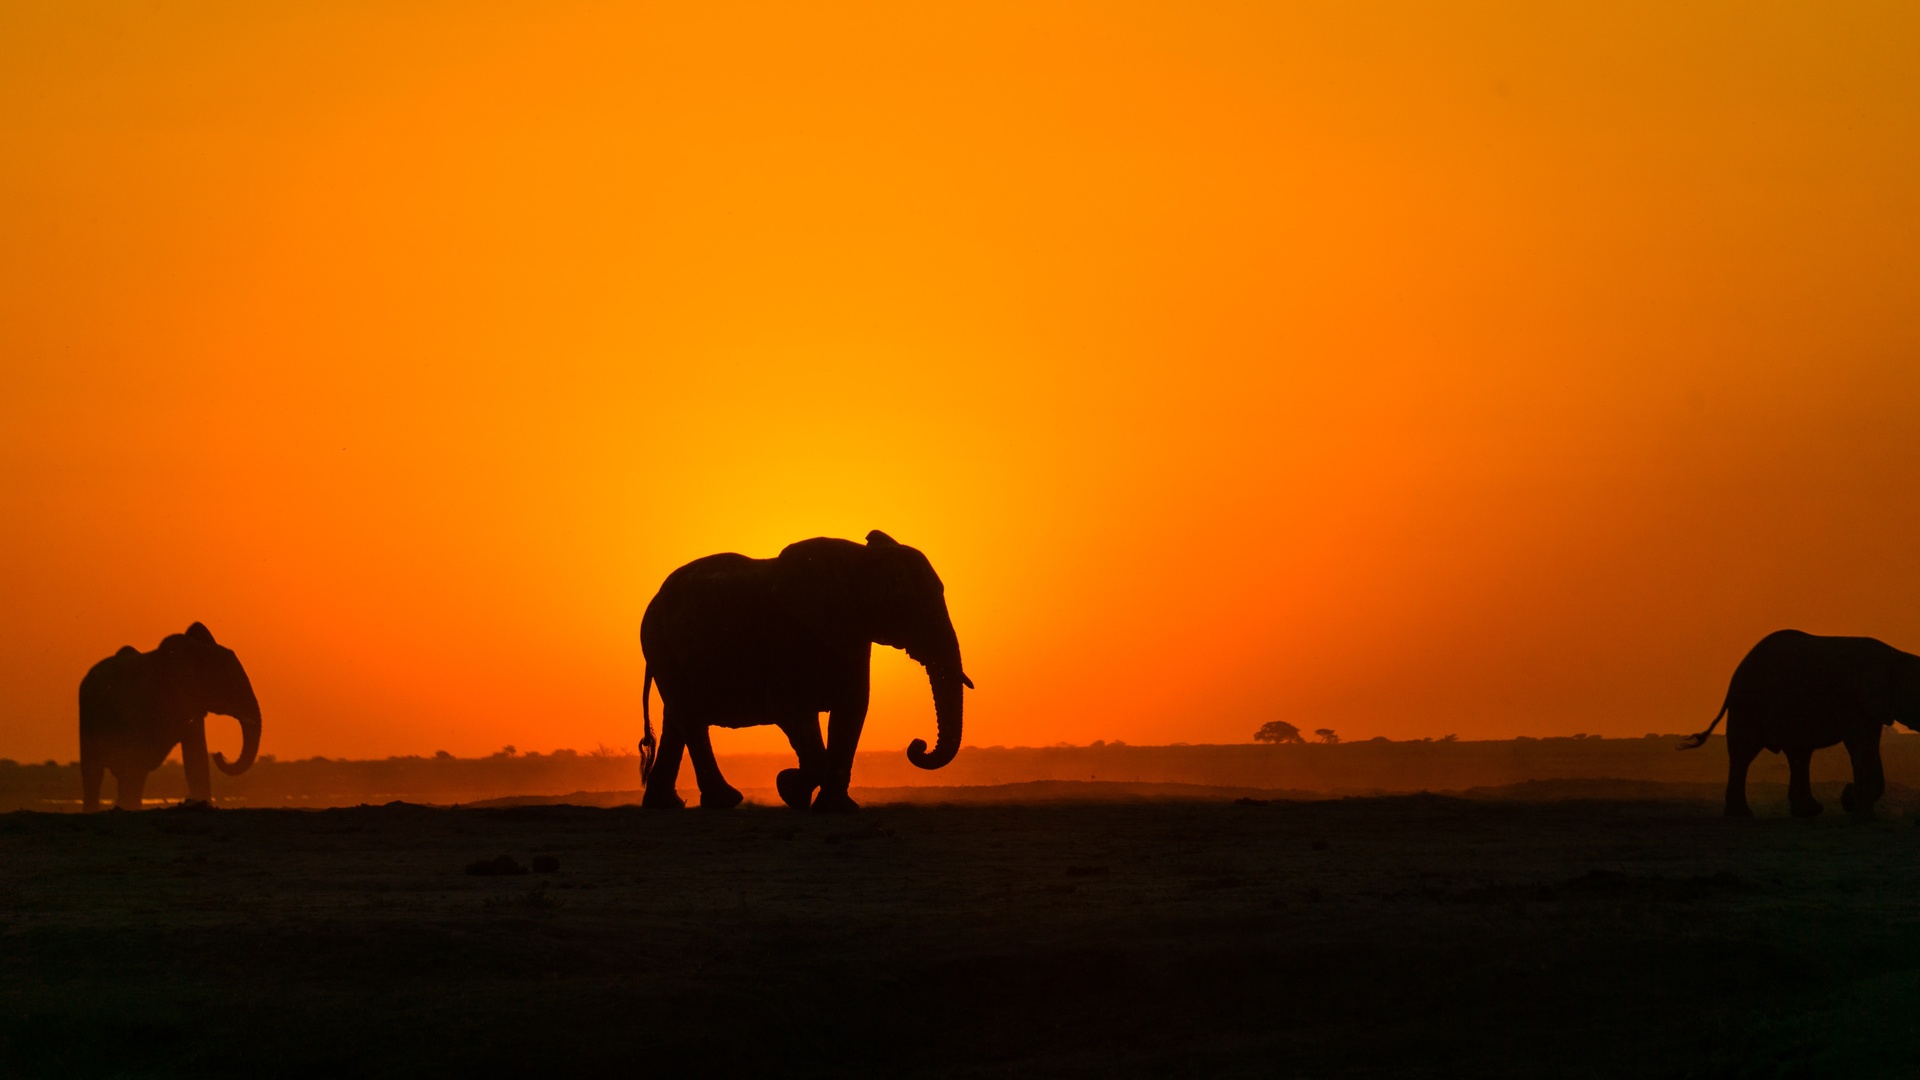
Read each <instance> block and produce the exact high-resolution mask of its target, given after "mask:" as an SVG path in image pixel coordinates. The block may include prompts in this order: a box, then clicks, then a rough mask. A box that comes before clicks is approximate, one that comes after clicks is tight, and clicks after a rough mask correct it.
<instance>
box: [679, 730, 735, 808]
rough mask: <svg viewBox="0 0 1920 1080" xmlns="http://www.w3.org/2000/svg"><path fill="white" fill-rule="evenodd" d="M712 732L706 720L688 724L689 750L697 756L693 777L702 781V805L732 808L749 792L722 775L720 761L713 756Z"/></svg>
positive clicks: (694, 758)
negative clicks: (742, 790)
mask: <svg viewBox="0 0 1920 1080" xmlns="http://www.w3.org/2000/svg"><path fill="white" fill-rule="evenodd" d="M711 732H712V729H710V728H709V727H708V726H707V725H705V724H689V725H687V753H688V754H689V755H691V756H692V757H693V778H694V780H695V781H697V782H698V783H699V785H700V809H702V810H731V809H733V808H734V807H736V806H739V805H740V803H741V802H742V801H743V800H744V799H745V798H746V796H744V795H742V794H740V791H739V789H737V788H735V787H734V786H733V785H732V784H729V783H727V779H726V777H724V776H721V775H720V763H719V762H717V761H715V760H714V759H713V736H712V733H711Z"/></svg>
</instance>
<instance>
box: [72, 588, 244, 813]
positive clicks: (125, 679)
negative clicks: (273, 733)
mask: <svg viewBox="0 0 1920 1080" xmlns="http://www.w3.org/2000/svg"><path fill="white" fill-rule="evenodd" d="M208 713H219V714H220V715H222V716H231V717H233V718H234V719H236V720H238V721H240V734H241V744H240V760H239V761H237V762H234V763H233V764H232V765H228V764H227V759H226V758H225V757H224V756H223V755H221V754H214V755H213V761H214V764H216V765H218V766H220V771H221V772H223V773H226V774H227V775H228V776H238V775H240V774H241V773H243V772H246V771H247V769H248V768H250V767H251V766H252V765H253V759H254V757H255V756H256V755H258V754H259V752H260V702H259V701H257V700H255V698H254V696H253V684H252V683H251V682H249V681H248V679H247V672H246V669H245V668H242V667H241V666H240V658H239V657H237V656H235V655H234V654H233V650H232V649H229V648H226V647H224V646H222V645H221V644H220V643H219V642H217V641H215V640H213V635H212V634H211V633H209V632H208V631H207V628H206V627H204V626H202V625H200V624H199V623H194V624H193V625H192V626H189V627H187V632H186V633H184V634H169V635H167V637H166V638H164V639H163V640H162V641H161V642H160V647H159V648H157V649H155V650H153V651H152V652H144V653H143V652H141V651H140V650H138V649H136V648H134V647H133V646H131V645H127V646H124V647H122V648H121V650H120V651H119V652H117V653H114V654H113V655H112V656H109V657H107V658H106V659H105V660H102V661H100V662H99V663H97V664H95V665H93V669H92V670H91V671H88V672H87V676H86V678H84V679H81V680H80V784H81V788H82V796H83V800H82V803H83V808H84V809H86V810H88V811H93V810H97V809H99V807H100V779H101V775H102V773H104V772H105V771H106V770H108V769H111V770H113V779H114V783H115V787H116V790H115V792H114V796H115V798H114V802H115V804H116V805H117V806H119V807H120V809H122V810H138V809H140V793H141V791H142V790H143V789H144V788H145V787H146V783H147V774H148V773H150V772H152V771H153V770H155V769H157V768H159V767H160V765H161V763H162V762H164V761H166V760H167V755H168V754H169V753H172V752H173V748H174V747H175V746H178V747H180V757H181V760H182V762H183V763H184V764H185V765H186V770H187V796H188V798H190V799H194V800H197V801H200V802H206V803H211V802H212V801H213V785H212V782H211V775H210V774H209V773H208V772H207V714H208Z"/></svg>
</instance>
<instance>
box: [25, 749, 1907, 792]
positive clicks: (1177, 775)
mask: <svg viewBox="0 0 1920 1080" xmlns="http://www.w3.org/2000/svg"><path fill="white" fill-rule="evenodd" d="M1681 738H1682V736H1679V735H1662V736H1657V737H1650V738H1644V739H1599V738H1582V739H1575V738H1552V739H1512V740H1501V741H1490V742H1440V741H1435V742H1388V741H1386V740H1373V741H1362V742H1346V743H1339V744H1335V745H1326V744H1318V743H1307V744H1287V745H1280V746H1271V745H1247V744H1240V745H1200V746H1127V745H1123V744H1118V743H1104V744H1097V745H1094V746H1053V747H997V746H989V747H967V748H966V749H965V750H963V751H962V752H961V753H960V754H959V755H958V756H957V757H956V758H955V759H954V761H953V763H952V764H951V765H949V766H948V767H947V768H945V769H943V770H941V771H940V772H939V773H928V772H925V771H922V770H920V769H915V768H913V767H912V766H911V765H910V764H908V762H907V761H906V759H905V758H904V757H902V756H901V754H900V752H899V751H898V750H897V749H893V748H886V749H876V750H871V751H863V752H862V753H861V754H860V756H859V761H858V765H857V769H856V772H855V777H856V779H857V780H858V787H860V788H865V789H874V788H903V787H929V786H962V787H974V786H984V785H997V784H1021V783H1031V782H1033V781H1042V780H1046V781H1068V782H1072V781H1089V780H1091V781H1100V782H1103V783H1121V784H1167V785H1190V786H1200V787H1213V788H1235V789H1258V790H1267V791H1276V790H1292V791H1298V792H1317V793H1322V794H1333V795H1342V794H1366V793H1393V792H1412V791H1464V790H1468V789H1471V788H1477V787H1498V786H1503V785H1508V784H1517V783H1524V782H1527V781H1538V780H1598V779H1615V780H1631V781H1640V782H1648V783H1654V784H1686V785H1710V786H1711V790H1712V791H1714V792H1718V791H1719V789H1720V787H1721V786H1722V785H1723V784H1724V781H1725V771H1726V753H1725V750H1724V749H1719V746H1720V740H1718V739H1716V740H1715V742H1714V748H1715V749H1714V750H1713V751H1710V752H1708V753H1695V754H1679V753H1675V752H1674V748H1675V747H1676V746H1677V745H1679V743H1680V741H1681ZM1884 746H1885V759H1886V771H1887V778H1888V780H1889V781H1890V782H1892V783H1894V784H1896V785H1902V786H1913V785H1915V784H1916V783H1920V736H1912V735H1901V734H1892V735H1888V736H1887V738H1886V740H1885V743H1884ZM719 758H720V760H721V761H722V762H724V763H725V767H726V770H727V772H728V774H729V775H734V776H737V777H738V778H739V782H740V785H741V787H742V788H743V789H744V790H746V791H747V792H748V793H749V795H751V796H753V797H755V798H756V799H757V800H759V801H762V802H776V801H777V796H776V795H774V793H773V787H774V784H773V778H774V775H775V774H776V773H777V772H779V770H781V769H784V768H787V767H789V766H791V765H792V763H793V757H792V755H791V754H775V753H767V754H724V753H723V754H720V755H719ZM1849 775H1850V774H1849V770H1848V764H1847V756H1846V754H1845V753H1843V752H1841V751H1839V750H1838V749H1834V750H1830V751H1827V752H1824V753H1821V754H1816V755H1815V756H1814V778H1815V780H1816V782H1828V781H1844V780H1846V779H1847V778H1848V777H1849ZM1786 780H1787V767H1786V762H1785V760H1784V759H1783V758H1780V757H1779V756H1777V755H1773V754H1763V755H1761V758H1760V760H1759V761H1757V762H1756V763H1755V765H1754V771H1753V781H1754V783H1755V784H1756V785H1760V786H1767V785H1782V786H1784V785H1785V784H1786ZM930 782H931V783H930ZM689 783H691V781H689ZM639 788H640V771H639V759H638V758H637V757H635V756H633V755H619V754H611V755H598V754H577V753H574V752H572V751H564V750H563V751H559V752H557V753H553V754H520V755H506V754H497V755H493V756H491V757H484V758H454V757H432V758H428V757H396V758H387V759H385V760H380V761H344V760H329V759H325V758H310V759H307V760H303V761H276V760H272V759H271V758H265V757H263V758H262V759H261V760H260V762H259V763H258V764H257V765H255V766H254V768H253V769H252V771H250V772H248V773H247V774H246V775H244V776H237V777H231V778H227V779H224V780H223V782H222V786H221V788H220V790H219V791H218V792H217V793H216V794H217V796H218V799H219V801H220V803H221V804H222V805H227V806H292V807H324V806H352V805H356V804H359V803H384V802H391V801H393V800H396V799H398V800H404V801H407V802H422V803H437V804H451V803H471V802H479V801H481V800H486V799H498V798H503V797H508V796H515V795H533V796H558V795H567V794H571V793H574V792H582V791H591V792H634V793H636V794H635V798H637V797H638V795H637V792H638V791H639ZM146 794H147V796H148V797H149V798H150V799H164V800H179V799H182V798H184V797H185V796H186V781H185V777H184V776H183V774H182V772H181V768H180V766H179V765H178V764H170V765H168V766H166V767H165V768H163V769H161V770H159V771H158V772H155V773H154V774H153V778H152V780H151V781H150V783H149V784H148V786H147V791H146ZM79 799H80V776H79V770H78V769H77V768H75V767H73V766H72V765H62V764H42V765H32V764H24V765H23V764H17V763H14V762H10V761H0V809H9V810H11V809H22V808H33V809H47V810H62V809H78V807H79Z"/></svg>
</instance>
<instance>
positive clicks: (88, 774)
mask: <svg viewBox="0 0 1920 1080" xmlns="http://www.w3.org/2000/svg"><path fill="white" fill-rule="evenodd" d="M106 773H107V767H106V765H105V764H103V763H102V762H101V761H100V755H99V754H97V753H92V754H90V753H88V752H87V751H86V750H85V749H84V748H82V749H81V751H80V811H81V813H85V814H91V813H93V812H94V811H95V810H98V809H100V781H101V780H102V779H104V778H105V776H106Z"/></svg>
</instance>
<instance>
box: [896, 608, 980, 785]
mask: <svg viewBox="0 0 1920 1080" xmlns="http://www.w3.org/2000/svg"><path fill="white" fill-rule="evenodd" d="M943 637H944V638H945V640H944V641H942V642H941V644H940V646H939V647H938V648H937V649H934V650H931V651H930V655H929V656H928V659H927V661H926V665H927V682H928V683H930V684H932V686H933V716H934V722H935V723H936V724H938V725H939V735H938V737H937V739H936V741H935V742H934V746H933V752H932V753H928V752H927V744H926V741H925V740H923V739H915V740H913V743H912V744H911V745H909V746H908V747H907V760H908V761H911V762H913V763H914V764H915V765H916V766H918V767H920V768H922V769H938V768H940V767H941V766H943V765H945V764H946V763H947V762H949V761H952V760H953V756H954V755H955V754H958V753H959V752H960V718H961V713H962V712H963V711H964V709H965V700H964V697H963V695H964V690H963V689H962V687H965V686H971V685H973V684H972V682H970V681H969V680H968V679H967V675H966V672H965V671H964V670H963V669H962V668H961V667H960V642H959V639H958V638H956V637H955V636H954V633H953V627H952V625H951V624H949V625H948V626H947V627H946V632H945V634H944V635H943Z"/></svg>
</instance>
